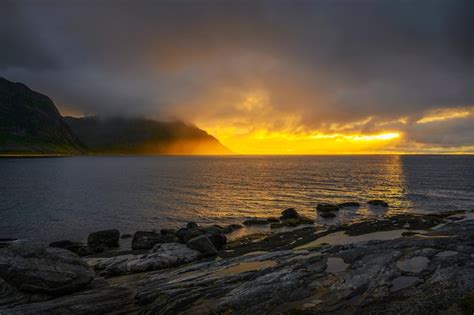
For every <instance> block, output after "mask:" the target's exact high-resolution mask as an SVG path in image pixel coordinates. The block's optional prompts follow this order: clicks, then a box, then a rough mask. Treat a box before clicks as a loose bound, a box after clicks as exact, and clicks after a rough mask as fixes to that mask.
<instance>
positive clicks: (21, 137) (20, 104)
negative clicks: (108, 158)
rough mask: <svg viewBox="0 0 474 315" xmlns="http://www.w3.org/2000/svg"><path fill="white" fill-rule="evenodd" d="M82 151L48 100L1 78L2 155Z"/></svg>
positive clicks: (0, 120)
mask: <svg viewBox="0 0 474 315" xmlns="http://www.w3.org/2000/svg"><path fill="white" fill-rule="evenodd" d="M83 150H84V147H83V145H82V144H81V142H80V141H79V140H78V139H77V137H76V136H75V135H74V134H73V133H72V131H71V130H70V128H69V127H68V125H67V124H66V123H65V122H64V121H63V119H62V117H61V115H60V114H59V112H58V110H57V108H56V106H55V105H54V103H53V101H51V99H50V98H49V97H47V96H45V95H43V94H40V93H38V92H35V91H32V90H31V89H29V88H28V87H27V86H26V85H24V84H21V83H14V82H11V81H8V80H6V79H4V78H0V153H20V154H30V153H34V154H38V153H40V154H41V153H48V154H57V153H59V154H76V153H80V152H82V151H83Z"/></svg>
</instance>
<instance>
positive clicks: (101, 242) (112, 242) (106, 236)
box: [87, 229, 120, 250]
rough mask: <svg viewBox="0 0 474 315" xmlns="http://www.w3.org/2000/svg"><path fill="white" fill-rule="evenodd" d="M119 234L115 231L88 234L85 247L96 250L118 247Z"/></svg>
mask: <svg viewBox="0 0 474 315" xmlns="http://www.w3.org/2000/svg"><path fill="white" fill-rule="evenodd" d="M119 238H120V232H119V230H117V229H112V230H104V231H98V232H94V233H91V234H89V237H88V238H87V246H89V247H90V248H92V249H94V250H96V249H99V248H108V247H109V248H113V247H119V246H120V245H119Z"/></svg>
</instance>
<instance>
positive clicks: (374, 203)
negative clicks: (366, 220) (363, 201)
mask: <svg viewBox="0 0 474 315" xmlns="http://www.w3.org/2000/svg"><path fill="white" fill-rule="evenodd" d="M367 203H368V204H369V205H371V206H380V207H388V203H386V202H385V201H383V200H379V199H374V200H370V201H368V202H367Z"/></svg>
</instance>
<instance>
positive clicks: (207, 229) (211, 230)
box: [200, 224, 225, 234]
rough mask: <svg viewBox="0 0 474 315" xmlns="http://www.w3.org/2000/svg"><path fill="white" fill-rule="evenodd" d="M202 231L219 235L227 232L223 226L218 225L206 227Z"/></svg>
mask: <svg viewBox="0 0 474 315" xmlns="http://www.w3.org/2000/svg"><path fill="white" fill-rule="evenodd" d="M200 230H201V231H203V232H206V233H218V234H222V233H224V232H225V229H224V228H223V227H222V226H220V225H217V224H214V225H211V226H206V227H205V228H201V229H200Z"/></svg>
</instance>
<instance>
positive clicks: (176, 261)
mask: <svg viewBox="0 0 474 315" xmlns="http://www.w3.org/2000/svg"><path fill="white" fill-rule="evenodd" d="M200 257H201V253H200V252H198V251H196V250H192V249H190V248H188V247H187V246H186V245H184V244H178V243H163V244H156V245H155V246H154V247H153V249H152V250H151V251H150V252H149V253H148V254H141V255H134V254H128V255H120V256H114V257H108V258H91V259H88V260H87V262H88V263H89V264H90V265H91V266H93V267H94V269H96V270H97V271H99V273H100V274H101V275H103V276H108V277H110V276H118V275H125V274H131V273H137V272H145V271H151V270H158V269H163V268H170V267H176V266H179V265H182V264H186V263H190V262H192V261H195V260H197V259H199V258H200Z"/></svg>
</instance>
